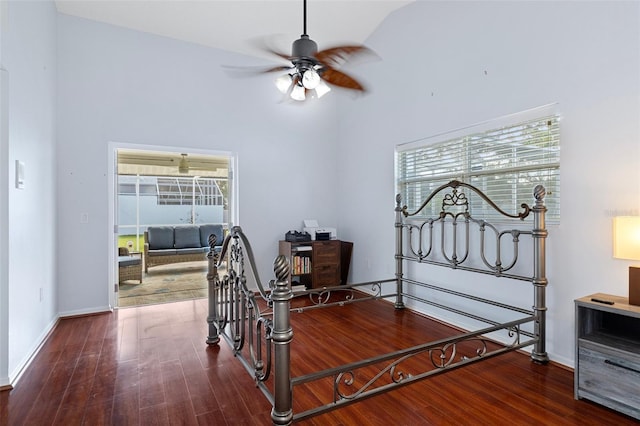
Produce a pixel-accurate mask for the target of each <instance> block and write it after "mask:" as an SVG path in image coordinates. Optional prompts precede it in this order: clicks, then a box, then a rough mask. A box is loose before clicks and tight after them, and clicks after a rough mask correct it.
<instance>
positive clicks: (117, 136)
mask: <svg viewBox="0 0 640 426" xmlns="http://www.w3.org/2000/svg"><path fill="white" fill-rule="evenodd" d="M58 61H59V69H58V72H59V87H58V90H59V92H60V94H61V96H60V97H59V102H58V126H59V127H58V129H59V131H58V148H59V150H58V189H59V194H58V206H59V209H60V210H59V211H60V214H59V220H58V230H59V236H60V238H59V239H58V250H59V251H67V248H68V247H72V248H73V250H72V253H73V256H61V257H60V258H59V259H58V261H59V270H58V281H59V305H58V309H59V312H60V313H61V315H68V314H72V313H79V312H88V311H95V310H101V309H106V308H108V300H109V299H108V291H109V289H110V288H111V287H112V285H111V286H109V285H108V283H107V274H108V270H109V267H110V266H109V264H108V263H109V262H108V254H109V251H108V250H109V248H110V246H109V241H110V233H109V229H108V226H107V220H108V194H107V183H108V179H109V177H108V176H107V170H108V168H107V166H108V161H107V153H108V150H107V145H108V143H109V142H117V143H131V144H147V145H153V146H156V147H157V146H169V147H184V148H185V150H186V151H185V152H187V151H188V149H189V148H191V149H194V150H198V149H199V150H205V149H207V150H217V151H227V152H233V153H234V154H236V155H237V158H238V170H237V174H236V176H235V179H236V183H237V184H239V194H240V195H239V209H240V210H239V211H240V216H239V221H240V225H241V226H242V228H243V229H244V231H245V233H246V234H247V235H248V236H249V238H250V240H251V242H252V245H253V249H254V252H255V254H256V256H257V257H258V262H259V265H258V266H259V273H260V274H261V278H262V280H263V281H267V280H269V279H271V278H273V260H274V258H275V256H276V255H277V250H278V244H277V242H278V240H279V239H282V238H283V237H284V233H285V232H286V231H287V230H289V229H292V228H298V229H300V228H301V226H302V220H303V219H305V218H309V217H315V218H317V219H319V220H320V221H321V222H323V223H335V221H336V204H335V202H336V197H335V196H334V191H335V187H336V186H337V184H338V181H337V177H336V175H335V173H333V172H334V170H335V158H336V156H337V155H336V146H337V145H336V140H337V138H336V116H335V113H334V110H335V108H334V106H335V98H334V99H332V98H331V97H329V96H327V97H326V98H325V99H323V101H325V100H326V102H316V103H308V104H305V105H292V104H289V103H280V100H281V98H280V96H281V95H280V94H279V92H278V91H277V89H275V86H274V85H273V79H274V78H275V76H273V75H267V76H257V77H254V78H231V77H230V76H229V75H228V74H227V73H226V72H225V71H224V70H223V68H222V65H263V63H262V62H259V61H258V60H255V59H249V58H247V57H243V56H240V55H236V54H231V53H228V52H223V51H219V50H215V49H210V48H205V47H201V46H197V45H193V44H189V43H184V42H179V41H175V40H170V39H166V38H162V37H157V36H153V35H149V34H145V33H141V32H136V31H131V30H126V29H122V28H118V27H114V26H110V25H105V24H99V23H96V22H92V21H88V20H83V19H79V18H75V17H70V16H65V15H60V17H59V21H58ZM83 212H86V213H88V214H89V223H86V224H81V223H80V214H81V213H83Z"/></svg>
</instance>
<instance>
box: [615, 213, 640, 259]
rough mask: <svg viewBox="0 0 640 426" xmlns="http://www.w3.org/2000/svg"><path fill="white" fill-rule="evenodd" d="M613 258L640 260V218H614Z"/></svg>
mask: <svg viewBox="0 0 640 426" xmlns="http://www.w3.org/2000/svg"><path fill="white" fill-rule="evenodd" d="M613 257H615V258H617V259H629V260H640V216H618V217H614V218H613Z"/></svg>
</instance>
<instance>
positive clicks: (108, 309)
mask: <svg viewBox="0 0 640 426" xmlns="http://www.w3.org/2000/svg"><path fill="white" fill-rule="evenodd" d="M106 312H113V308H112V307H111V306H108V305H107V306H96V307H93V308H87V309H78V310H75V311H66V312H60V313H59V314H58V316H59V317H60V318H68V317H77V316H81V315H94V314H103V313H106Z"/></svg>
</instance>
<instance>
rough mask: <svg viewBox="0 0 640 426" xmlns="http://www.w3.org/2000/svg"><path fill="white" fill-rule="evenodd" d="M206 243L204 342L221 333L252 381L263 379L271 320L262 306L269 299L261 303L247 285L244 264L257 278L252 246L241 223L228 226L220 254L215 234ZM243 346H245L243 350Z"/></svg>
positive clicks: (269, 350) (267, 369)
mask: <svg viewBox="0 0 640 426" xmlns="http://www.w3.org/2000/svg"><path fill="white" fill-rule="evenodd" d="M209 245H210V250H209V254H208V259H209V271H208V273H207V280H208V281H209V316H208V318H207V322H208V323H209V337H208V338H207V343H208V344H216V343H218V341H219V340H220V339H219V337H220V336H222V337H224V338H225V339H226V340H227V341H228V342H229V344H230V345H231V347H232V348H233V351H234V354H235V355H236V357H238V358H239V359H241V361H242V363H243V365H244V366H245V368H246V369H247V371H249V373H250V374H252V376H253V377H254V379H255V381H256V382H257V383H261V382H264V381H266V380H267V379H268V378H269V375H270V372H271V364H272V361H271V357H272V352H273V351H272V331H273V320H272V318H271V316H270V314H268V315H265V312H264V309H263V308H261V306H263V307H264V306H268V303H262V305H261V304H260V303H259V300H258V297H256V293H255V292H254V291H252V290H249V289H248V287H247V282H246V272H247V271H246V270H245V268H246V267H247V266H249V267H250V268H251V270H252V273H253V274H254V275H253V276H254V277H256V279H257V280H259V279H258V278H257V273H256V271H255V267H254V265H255V262H254V259H253V254H252V251H251V246H250V244H249V243H248V241H247V239H246V237H245V236H244V234H243V233H242V229H241V228H240V227H234V228H233V229H232V230H231V232H230V234H229V235H228V236H227V238H226V239H225V241H224V243H223V246H222V250H221V253H220V255H219V256H217V255H215V254H214V245H215V236H213V235H212V236H211V237H210V238H209ZM225 260H226V262H227V265H226V266H227V268H226V273H225V274H224V276H223V277H222V278H220V277H219V274H218V268H219V267H220V266H221V263H222V262H223V261H225ZM258 288H259V291H260V292H259V294H260V295H261V296H262V295H263V297H264V298H265V299H266V300H267V301H268V299H269V296H268V294H267V292H266V291H265V290H264V288H263V286H262V285H261V284H260V283H259V282H258ZM246 346H248V347H247V350H246V351H243V349H245V347H246ZM265 389H266V388H265ZM263 391H264V390H263Z"/></svg>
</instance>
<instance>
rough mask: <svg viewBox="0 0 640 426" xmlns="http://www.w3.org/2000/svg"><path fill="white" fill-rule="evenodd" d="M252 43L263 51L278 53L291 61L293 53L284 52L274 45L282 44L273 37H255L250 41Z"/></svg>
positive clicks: (277, 54)
mask: <svg viewBox="0 0 640 426" xmlns="http://www.w3.org/2000/svg"><path fill="white" fill-rule="evenodd" d="M250 44H251V45H252V46H253V47H254V48H256V49H258V50H260V51H262V52H267V53H270V54H272V55H276V56H278V57H280V58H282V59H285V60H287V62H291V54H290V53H284V52H281V51H280V50H279V49H277V48H276V47H274V45H276V44H280V43H277V42H276V40H275V39H274V38H273V37H259V38H254V39H252V40H251V41H250Z"/></svg>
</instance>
